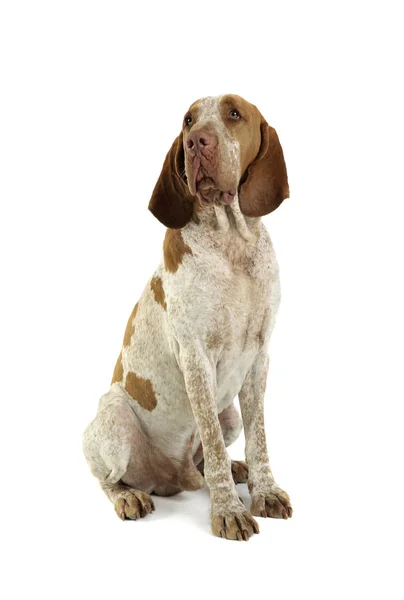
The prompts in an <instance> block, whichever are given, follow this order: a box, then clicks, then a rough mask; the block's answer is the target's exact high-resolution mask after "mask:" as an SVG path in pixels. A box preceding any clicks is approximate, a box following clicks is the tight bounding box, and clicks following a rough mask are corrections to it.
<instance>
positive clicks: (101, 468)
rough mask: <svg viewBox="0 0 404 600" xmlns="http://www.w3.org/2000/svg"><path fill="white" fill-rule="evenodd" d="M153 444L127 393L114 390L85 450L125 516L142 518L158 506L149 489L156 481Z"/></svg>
mask: <svg viewBox="0 0 404 600" xmlns="http://www.w3.org/2000/svg"><path fill="white" fill-rule="evenodd" d="M149 445H150V444H149V441H148V439H147V437H146V436H145V435H144V434H143V432H142V430H141V427H140V424H139V421H138V419H137V417H136V415H135V413H134V411H133V410H132V408H131V406H130V404H129V402H128V400H127V399H126V397H125V396H124V395H123V393H112V390H111V392H110V393H109V394H107V395H106V396H104V397H103V398H102V400H101V402H100V409H99V412H98V414H97V416H96V418H95V419H94V421H92V423H90V425H89V426H88V427H87V429H86V431H85V432H84V436H83V450H84V455H85V457H86V459H87V462H88V464H89V466H90V469H91V471H92V473H93V475H95V476H96V477H97V478H98V479H99V481H100V484H101V487H102V489H103V490H104V492H105V493H106V495H107V496H108V498H109V499H110V500H111V501H112V502H113V503H114V506H115V510H116V512H117V514H118V516H119V517H120V518H121V519H125V518H128V519H138V518H140V517H145V516H146V515H147V514H148V513H150V512H151V511H152V510H154V504H153V500H152V499H151V497H150V494H149V493H148V492H149V491H151V490H152V488H153V484H154V482H153V481H152V478H151V475H150V473H153V470H152V468H151V465H150V459H149V456H148V455H150V452H149Z"/></svg>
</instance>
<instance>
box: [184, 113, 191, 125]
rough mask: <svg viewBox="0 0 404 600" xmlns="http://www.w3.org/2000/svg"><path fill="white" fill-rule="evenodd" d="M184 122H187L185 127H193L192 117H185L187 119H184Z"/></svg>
mask: <svg viewBox="0 0 404 600" xmlns="http://www.w3.org/2000/svg"><path fill="white" fill-rule="evenodd" d="M184 122H185V125H186V126H187V127H189V126H190V125H192V117H191V115H187V116H186V117H185V119H184Z"/></svg>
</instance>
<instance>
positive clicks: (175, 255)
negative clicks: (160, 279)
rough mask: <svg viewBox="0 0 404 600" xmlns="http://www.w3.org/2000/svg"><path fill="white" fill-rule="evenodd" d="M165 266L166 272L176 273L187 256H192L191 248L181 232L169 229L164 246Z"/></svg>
mask: <svg viewBox="0 0 404 600" xmlns="http://www.w3.org/2000/svg"><path fill="white" fill-rule="evenodd" d="M163 254H164V266H165V268H166V271H169V272H170V273H175V272H176V271H177V270H178V267H179V266H180V264H181V263H182V259H183V258H184V255H185V254H192V250H191V248H190V247H189V246H188V245H187V244H186V243H185V242H184V240H183V237H182V234H181V231H179V230H178V229H167V232H166V236H165V238H164V244H163Z"/></svg>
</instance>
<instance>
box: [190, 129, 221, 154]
mask: <svg viewBox="0 0 404 600" xmlns="http://www.w3.org/2000/svg"><path fill="white" fill-rule="evenodd" d="M214 141H215V140H214V137H213V135H212V134H211V133H209V132H207V131H201V130H199V131H193V132H192V133H190V134H189V136H188V139H187V143H186V146H187V148H188V150H196V149H198V150H201V151H202V150H204V149H206V148H209V146H213V145H214Z"/></svg>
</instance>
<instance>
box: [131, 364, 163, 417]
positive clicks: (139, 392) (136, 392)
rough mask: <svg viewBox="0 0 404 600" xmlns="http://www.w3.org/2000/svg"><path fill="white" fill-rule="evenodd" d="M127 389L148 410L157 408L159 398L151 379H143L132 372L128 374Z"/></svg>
mask: <svg viewBox="0 0 404 600" xmlns="http://www.w3.org/2000/svg"><path fill="white" fill-rule="evenodd" d="M125 390H126V391H127V392H128V394H130V395H131V396H132V398H133V399H134V400H136V402H138V403H139V404H140V406H142V407H143V408H145V409H146V410H154V409H155V408H156V406H157V398H156V394H155V393H154V390H153V385H152V382H151V381H150V379H142V377H138V376H137V375H136V373H134V372H130V373H128V374H127V376H126V382H125Z"/></svg>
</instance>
